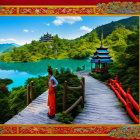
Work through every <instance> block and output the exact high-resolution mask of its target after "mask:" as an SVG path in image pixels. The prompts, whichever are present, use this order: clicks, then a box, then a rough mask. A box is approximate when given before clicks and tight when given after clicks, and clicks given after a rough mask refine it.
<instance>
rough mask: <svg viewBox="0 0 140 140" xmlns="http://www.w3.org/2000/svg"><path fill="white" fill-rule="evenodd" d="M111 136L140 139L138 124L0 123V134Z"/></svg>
mask: <svg viewBox="0 0 140 140" xmlns="http://www.w3.org/2000/svg"><path fill="white" fill-rule="evenodd" d="M35 134H36V135H37V136H52V135H55V136H75V135H78V136H79V135H88V136H111V137H115V138H127V139H140V135H139V134H140V125H139V126H136V125H130V126H128V125H125V126H122V125H94V126H92V125H83V126H82V125H80V126H79V125H12V126H11V125H0V136H11V135H12V136H15V135H16V136H33V135H35Z"/></svg>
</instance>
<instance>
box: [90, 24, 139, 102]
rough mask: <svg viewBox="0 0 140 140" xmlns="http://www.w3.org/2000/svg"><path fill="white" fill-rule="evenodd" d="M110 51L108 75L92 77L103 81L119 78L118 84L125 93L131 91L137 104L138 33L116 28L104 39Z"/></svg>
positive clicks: (94, 75)
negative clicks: (111, 61)
mask: <svg viewBox="0 0 140 140" xmlns="http://www.w3.org/2000/svg"><path fill="white" fill-rule="evenodd" d="M105 44H106V45H109V49H110V50H111V51H112V54H113V55H114V56H113V59H114V62H113V63H110V64H108V67H109V74H108V75H107V74H105V75H101V74H91V75H92V76H93V77H95V78H97V79H99V80H102V81H105V80H107V79H109V78H110V77H111V78H113V79H114V78H115V76H116V75H118V77H119V82H121V83H122V87H123V89H124V90H125V91H127V88H130V89H131V94H132V96H133V98H134V99H135V100H136V101H137V102H139V32H138V30H135V31H133V32H132V31H130V30H128V29H125V28H124V27H121V28H117V29H116V30H115V31H113V32H112V33H111V34H110V35H109V36H108V37H107V38H106V39H105Z"/></svg>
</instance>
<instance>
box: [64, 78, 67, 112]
mask: <svg viewBox="0 0 140 140" xmlns="http://www.w3.org/2000/svg"><path fill="white" fill-rule="evenodd" d="M66 94H67V81H65V82H64V92H63V111H65V110H66Z"/></svg>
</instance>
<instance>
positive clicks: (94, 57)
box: [92, 56, 112, 59]
mask: <svg viewBox="0 0 140 140" xmlns="http://www.w3.org/2000/svg"><path fill="white" fill-rule="evenodd" d="M111 57H112V56H102V57H99V56H93V57H92V59H107V58H109V59H110V58H111Z"/></svg>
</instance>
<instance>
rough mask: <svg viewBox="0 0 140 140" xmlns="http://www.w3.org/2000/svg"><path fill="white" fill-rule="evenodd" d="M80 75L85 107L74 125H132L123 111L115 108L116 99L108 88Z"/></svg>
mask: <svg viewBox="0 0 140 140" xmlns="http://www.w3.org/2000/svg"><path fill="white" fill-rule="evenodd" d="M82 75H83V76H84V77H85V106H84V109H83V112H82V113H80V114H79V115H78V116H77V117H76V118H75V119H74V121H73V123H74V124H132V123H133V124H134V122H133V121H132V120H131V119H130V117H129V116H128V115H127V113H126V111H125V109H123V108H119V107H117V106H118V105H119V102H118V99H117V97H116V95H115V94H114V93H113V91H112V90H111V89H110V88H109V87H108V86H106V85H105V84H104V83H102V82H100V81H98V80H96V79H94V78H92V77H91V76H88V74H87V73H82ZM78 76H79V77H80V75H79V74H78Z"/></svg>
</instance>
